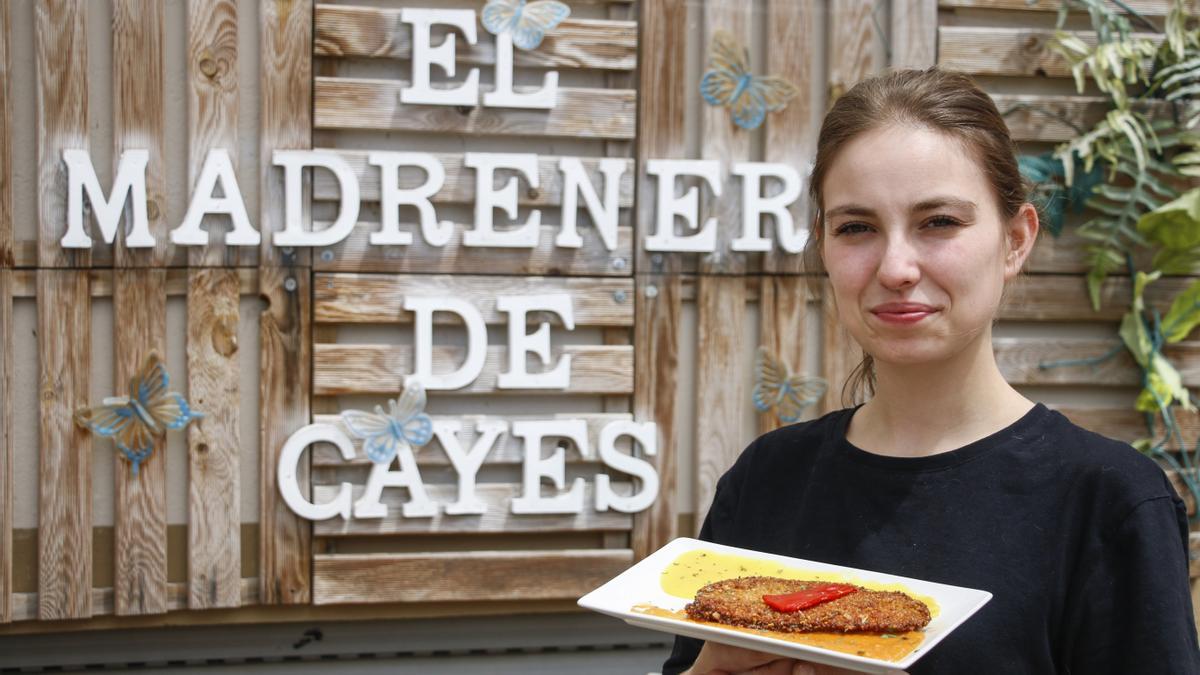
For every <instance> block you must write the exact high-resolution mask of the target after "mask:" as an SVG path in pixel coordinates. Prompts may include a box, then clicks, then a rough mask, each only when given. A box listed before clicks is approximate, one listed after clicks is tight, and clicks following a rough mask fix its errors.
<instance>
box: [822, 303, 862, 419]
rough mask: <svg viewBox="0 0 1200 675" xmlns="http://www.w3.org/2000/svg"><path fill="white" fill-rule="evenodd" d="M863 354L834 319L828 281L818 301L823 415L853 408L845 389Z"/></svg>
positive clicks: (849, 393) (835, 318) (850, 398)
mask: <svg viewBox="0 0 1200 675" xmlns="http://www.w3.org/2000/svg"><path fill="white" fill-rule="evenodd" d="M862 357H863V352H862V349H861V348H860V347H859V346H858V343H857V342H855V341H854V338H852V337H850V334H849V333H848V332H846V329H845V328H843V327H842V324H841V322H840V321H838V318H837V306H836V305H835V304H834V301H833V290H832V289H831V288H830V286H829V283H828V280H826V282H825V292H824V296H823V298H822V300H821V372H820V373H819V374H820V376H821V377H823V378H825V381H826V382H827V383H828V384H829V389H827V390H826V391H825V397H824V398H822V399H821V403H820V407H819V412H820V414H825V413H828V412H832V411H834V410H839V409H841V408H844V407H847V406H849V405H853V398H854V392H852V391H851V390H850V389H849V387H847V386H846V385H847V383H848V382H847V380H848V378H849V377H850V374H851V373H853V372H854V368H855V366H857V365H858V363H859V362H860V361H861V360H862Z"/></svg>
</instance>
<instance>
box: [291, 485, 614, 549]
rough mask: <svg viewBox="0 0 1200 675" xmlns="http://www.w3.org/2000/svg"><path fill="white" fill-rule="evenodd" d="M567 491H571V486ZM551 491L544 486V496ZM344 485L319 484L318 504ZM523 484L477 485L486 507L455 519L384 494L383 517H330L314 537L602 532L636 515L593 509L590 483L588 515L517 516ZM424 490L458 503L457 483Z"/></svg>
mask: <svg viewBox="0 0 1200 675" xmlns="http://www.w3.org/2000/svg"><path fill="white" fill-rule="evenodd" d="M568 487H570V486H569V485H568ZM613 488H614V489H616V490H618V491H619V493H620V494H625V492H620V491H621V490H625V491H629V490H630V488H631V485H630V484H629V483H624V484H620V483H614V484H613ZM364 489H365V488H364V487H363V486H362V485H356V486H354V500H355V501H358V499H359V498H360V497H361V496H362V494H363V491H364ZM547 489H550V488H543V493H546V494H549V493H548V492H546V490H547ZM339 490H341V486H340V485H318V486H315V487H314V488H313V500H314V501H315V502H316V503H318V504H321V503H324V502H327V501H329V500H331V499H333V498H334V497H336V496H337V493H338V491H339ZM524 490H525V488H524V486H522V485H521V484H520V483H478V484H476V486H475V495H476V496H477V497H478V498H479V500H480V501H481V502H483V503H484V504H485V505H486V507H487V512H486V513H483V514H481V515H469V516H451V515H447V514H446V513H444V508H439V510H438V513H437V515H435V516H432V517H429V518H405V517H404V514H403V512H402V511H401V507H402V505H403V504H406V503H408V501H409V495H408V491H407V490H399V489H390V490H384V491H383V494H382V495H381V496H380V499H379V501H380V502H381V503H382V504H384V505H386V506H387V507H388V514H387V515H386V516H384V517H383V518H354V519H352V520H349V521H346V520H343V519H341V518H330V519H329V520H320V521H317V522H315V523H313V535H315V536H318V537H357V536H389V535H398V534H477V533H478V534H482V533H501V532H504V533H512V532H598V531H604V530H628V529H629V527H630V525H631V524H632V522H633V517H632V516H631V515H629V514H628V513H619V512H617V511H603V512H599V511H596V510H595V508H593V506H594V504H595V500H596V488H595V485H594V484H593V483H591V482H588V483H585V484H584V496H583V511H582V512H580V513H570V514H545V515H517V514H514V513H511V512H510V511H509V504H510V503H511V502H512V500H513V498H515V497H520V496H521V495H522V494H524ZM425 491H426V492H427V493H428V494H429V498H430V499H431V500H433V502H434V503H435V504H439V505H441V507H444V506H445V505H446V504H452V503H454V501H455V500H456V499H458V486H457V485H430V484H426V485H425Z"/></svg>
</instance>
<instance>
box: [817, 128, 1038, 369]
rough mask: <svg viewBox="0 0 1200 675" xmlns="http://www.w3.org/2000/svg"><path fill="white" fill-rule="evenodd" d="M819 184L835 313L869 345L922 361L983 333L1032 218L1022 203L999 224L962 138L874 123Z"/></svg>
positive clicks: (873, 351) (882, 356) (1019, 257)
mask: <svg viewBox="0 0 1200 675" xmlns="http://www.w3.org/2000/svg"><path fill="white" fill-rule="evenodd" d="M823 187H824V204H825V211H824V218H825V223H824V231H823V233H822V234H823V237H824V238H823V241H822V249H821V250H822V256H823V258H824V261H825V267H826V269H827V270H828V272H829V280H830V283H831V285H832V288H833V293H834V298H835V300H836V302H837V311H838V317H839V320H840V321H841V322H842V324H843V325H844V326H845V327H846V328H847V330H849V332H850V334H851V335H852V336H853V337H854V338H855V339H856V340H857V341H858V343H859V344H860V345H861V346H862V347H863V349H864V350H865V351H866V352H867V353H868V354H870V355H872V356H873V357H875V359H876V360H877V361H878V362H881V363H895V364H916V363H929V362H934V361H940V360H944V359H948V358H950V357H952V356H954V355H955V354H958V353H959V352H961V351H962V350H963V349H965V348H966V347H968V346H969V345H972V344H976V345H977V344H978V339H979V338H980V336H981V335H982V336H990V330H989V327H990V325H991V321H992V318H993V317H994V316H995V313H996V310H997V308H998V307H999V304H1000V296H1001V292H1002V291H1003V289H1004V282H1005V281H1007V280H1008V279H1011V278H1012V277H1013V276H1015V275H1016V274H1017V272H1018V271H1019V270H1020V266H1021V263H1022V262H1023V261H1024V258H1025V256H1026V255H1027V253H1028V250H1029V248H1030V247H1031V246H1032V238H1033V237H1032V236H1028V241H1027V242H1023V241H1022V240H1021V237H1022V235H1030V234H1032V235H1036V233H1037V216H1036V213H1035V212H1034V211H1033V209H1032V207H1029V206H1027V207H1023V208H1022V211H1021V213H1020V214H1018V216H1017V217H1016V218H1014V219H1013V220H1012V221H1005V219H1003V217H1002V216H1001V214H1000V210H999V207H998V206H997V203H996V199H995V196H994V195H993V193H992V189H991V187H990V185H989V183H988V181H987V179H986V178H985V177H984V174H983V171H982V170H981V169H980V167H979V166H978V163H977V162H976V160H975V158H974V157H973V156H972V155H971V154H969V153H968V151H967V149H966V147H965V146H964V145H962V144H961V142H959V141H958V140H957V139H955V138H953V137H951V136H947V135H945V134H942V133H940V132H937V131H933V130H930V129H928V128H925V127H919V126H909V125H888V126H885V127H882V128H878V129H874V130H872V131H869V132H867V133H864V134H862V135H860V136H858V137H856V138H854V139H853V140H851V141H850V142H849V143H847V144H846V146H845V147H844V148H843V149H842V151H841V152H840V154H838V155H837V157H836V158H835V159H834V161H833V163H832V164H831V165H830V167H829V170H828V172H827V173H826V176H825V179H824V185H823ZM1028 218H1032V224H1031V225H1030V224H1029V223H1028V220H1027V219H1028ZM1014 227H1015V228H1016V229H1015V230H1014V229H1013V228H1014ZM1022 227H1023V228H1024V229H1022ZM1030 227H1032V232H1031V233H1030V232H1029V231H1028V230H1029V228H1030ZM1010 234H1011V235H1012V236H1013V237H1014V239H1013V241H1012V242H1011V243H1012V244H1015V246H1010V241H1009V236H1010Z"/></svg>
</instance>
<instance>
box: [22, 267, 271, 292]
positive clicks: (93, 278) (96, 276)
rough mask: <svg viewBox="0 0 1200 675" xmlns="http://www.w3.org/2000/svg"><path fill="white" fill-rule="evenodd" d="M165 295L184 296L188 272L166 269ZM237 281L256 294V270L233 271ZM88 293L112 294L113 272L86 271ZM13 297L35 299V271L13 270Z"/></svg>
mask: <svg viewBox="0 0 1200 675" xmlns="http://www.w3.org/2000/svg"><path fill="white" fill-rule="evenodd" d="M166 272H167V295H168V296H184V295H187V292H188V271H187V270H186V269H168V270H166ZM235 274H236V275H237V279H238V292H239V293H240V294H242V295H251V294H255V293H258V270H256V269H239V270H236V271H235ZM87 277H88V291H89V292H90V293H91V296H92V297H93V298H108V297H112V294H113V270H111V269H107V270H106V269H98V268H95V267H93V268H92V269H90V270H87ZM12 279H13V293H12V295H13V297H14V298H35V297H37V271H36V270H21V269H18V270H13V274H12Z"/></svg>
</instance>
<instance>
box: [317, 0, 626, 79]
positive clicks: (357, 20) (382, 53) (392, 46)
mask: <svg viewBox="0 0 1200 675" xmlns="http://www.w3.org/2000/svg"><path fill="white" fill-rule="evenodd" d="M314 28H315V32H316V43H315V51H314V53H315V55H316V56H345V57H359V58H362V57H367V58H385V59H398V60H404V61H407V60H409V59H411V58H412V39H411V38H410V37H409V36H410V35H411V34H412V27H411V26H408V25H406V24H403V23H401V22H400V10H399V9H392V8H377V7H341V6H338V5H324V4H318V5H317V8H316V14H315V18H314ZM478 37H479V38H480V41H479V42H478V43H476V44H474V45H468V44H467V41H466V40H465V39H463V36H462V35H461V34H459V35H458V36H457V38H456V47H457V51H456V53H455V61H457V62H458V63H460V64H470V65H492V64H495V63H496V47H495V43H494V42H491V41H486V42H485V40H487V38H488V37H489V36H488V34H487V33H486V32H483V31H480V33H479V35H478ZM513 65H514V66H516V67H532V68H554V69H567V68H591V69H602V70H633V69H634V67H635V66H636V65H637V24H636V23H635V22H633V21H609V20H604V19H567V20H566V21H563V22H562V23H560V24H558V26H556V27H555V29H554V30H553V31H552V32H550V33H548V34H547V35H546V39H545V40H544V41H543V42H542V44H541V45H539V46H538V48H537V49H535V50H532V51H526V50H523V49H517V50H513ZM464 74H465V73H464Z"/></svg>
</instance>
